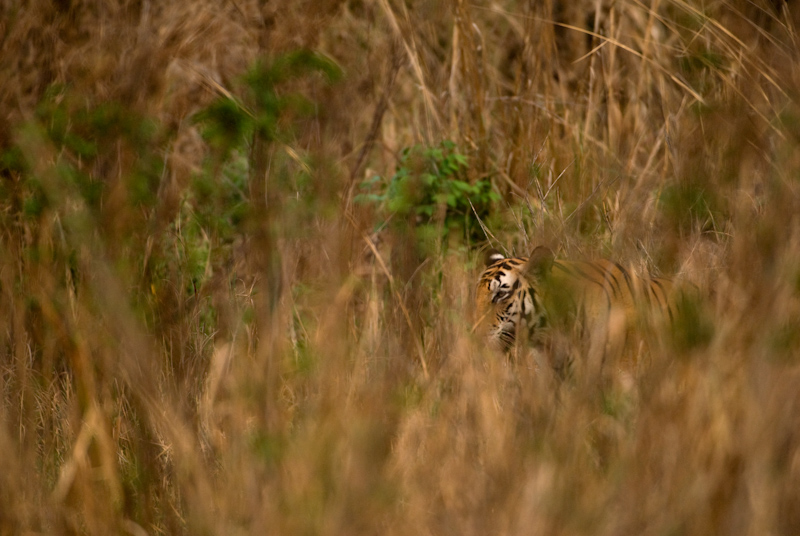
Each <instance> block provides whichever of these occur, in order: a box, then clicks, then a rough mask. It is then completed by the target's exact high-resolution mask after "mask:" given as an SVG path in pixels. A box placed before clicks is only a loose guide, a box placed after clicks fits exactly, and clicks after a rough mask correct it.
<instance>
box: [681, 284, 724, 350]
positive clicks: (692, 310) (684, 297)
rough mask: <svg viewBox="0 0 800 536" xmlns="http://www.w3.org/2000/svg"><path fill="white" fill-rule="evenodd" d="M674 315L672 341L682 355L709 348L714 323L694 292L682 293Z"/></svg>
mask: <svg viewBox="0 0 800 536" xmlns="http://www.w3.org/2000/svg"><path fill="white" fill-rule="evenodd" d="M673 313H674V318H673V319H672V339H671V340H672V344H673V346H674V348H675V349H676V350H677V351H678V352H679V353H680V354H685V353H688V352H690V351H692V350H702V349H704V348H706V347H708V345H709V344H710V343H711V339H712V337H713V336H714V323H713V322H712V320H711V318H710V317H709V315H708V314H707V312H706V311H705V309H704V307H703V304H702V302H701V300H700V299H699V296H696V295H695V293H693V292H683V293H681V294H680V295H679V296H678V299H677V300H676V306H675V310H674V311H673Z"/></svg>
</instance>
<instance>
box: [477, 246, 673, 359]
mask: <svg viewBox="0 0 800 536" xmlns="http://www.w3.org/2000/svg"><path fill="white" fill-rule="evenodd" d="M486 265H487V266H486V269H485V270H484V272H483V273H482V274H481V277H480V280H479V283H478V292H477V296H476V299H477V306H478V311H480V314H482V315H484V317H483V318H484V325H485V322H488V323H489V325H488V327H487V331H488V335H489V338H490V339H491V340H492V341H493V342H495V343H496V344H498V345H499V346H500V347H501V348H502V349H503V350H506V351H507V350H510V349H511V348H512V347H513V346H514V345H515V344H516V342H517V340H518V339H527V340H528V341H529V342H531V343H534V344H538V343H541V342H543V340H544V339H545V337H546V334H547V332H548V330H549V328H550V327H551V326H552V325H554V324H561V325H568V324H569V323H575V322H579V323H580V324H581V325H582V326H583V329H584V330H586V329H588V330H591V331H595V332H596V331H598V329H600V330H603V331H605V333H604V335H603V341H605V342H604V344H613V345H619V344H620V337H622V343H624V338H625V335H626V333H627V331H628V330H629V328H630V327H631V325H632V324H633V323H634V322H635V321H636V319H637V318H639V317H640V316H641V315H643V314H645V315H647V316H653V317H654V316H659V317H668V318H670V319H671V318H672V316H673V314H674V311H673V304H672V302H671V300H670V298H671V293H672V289H673V283H672V281H671V280H669V279H664V278H652V277H640V276H637V275H634V274H632V273H631V272H629V271H628V270H627V269H626V268H625V267H623V266H622V265H620V264H618V263H615V262H611V261H608V260H604V259H603V260H597V261H592V262H574V261H562V260H555V258H554V256H553V253H552V251H550V250H549V249H548V248H545V247H543V246H539V247H537V248H536V249H535V250H534V251H533V253H532V254H531V256H530V257H512V258H505V257H504V256H503V255H502V254H500V253H498V252H494V251H492V252H490V254H489V255H488V256H487V258H486Z"/></svg>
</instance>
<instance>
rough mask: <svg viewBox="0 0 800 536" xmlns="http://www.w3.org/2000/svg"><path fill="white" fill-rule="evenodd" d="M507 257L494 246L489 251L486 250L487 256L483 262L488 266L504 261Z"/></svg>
mask: <svg viewBox="0 0 800 536" xmlns="http://www.w3.org/2000/svg"><path fill="white" fill-rule="evenodd" d="M505 258H506V256H505V255H503V254H502V253H500V252H499V251H497V250H496V249H494V248H492V249H490V250H489V251H487V252H486V257H484V259H483V263H484V264H485V265H486V266H491V265H493V264H494V263H496V262H497V261H502V260H503V259H505Z"/></svg>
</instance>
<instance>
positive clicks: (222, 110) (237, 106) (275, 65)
mask: <svg viewBox="0 0 800 536" xmlns="http://www.w3.org/2000/svg"><path fill="white" fill-rule="evenodd" d="M309 73H320V74H321V75H322V76H324V77H325V78H326V80H328V81H329V82H333V81H336V80H338V79H339V78H340V77H341V70H340V69H339V67H338V66H337V65H336V64H335V63H334V62H333V61H331V60H330V59H328V58H326V57H324V56H321V55H319V54H316V53H314V52H311V51H308V50H301V51H295V52H290V53H288V54H284V55H282V56H278V57H277V58H276V59H274V60H273V61H271V62H270V61H259V62H256V64H255V65H254V66H253V67H252V68H251V69H250V70H249V71H248V72H247V74H246V75H245V76H244V77H243V82H244V85H245V88H246V96H245V98H246V100H247V102H249V103H250V106H251V109H249V108H248V107H247V106H246V105H245V104H243V103H242V102H240V101H239V100H237V99H235V98H233V97H228V96H225V97H220V98H219V99H217V100H215V101H214V102H212V103H211V104H210V105H208V106H207V107H206V108H205V109H203V110H201V111H200V112H198V113H197V114H195V116H194V121H195V122H197V123H199V124H200V125H202V132H203V137H204V138H205V139H206V141H207V142H208V143H209V144H210V145H211V146H212V147H213V148H214V149H215V150H217V151H218V153H219V156H220V157H221V158H223V159H224V158H226V157H227V156H228V155H229V153H230V151H232V150H234V149H237V148H241V147H243V144H244V143H245V142H247V141H248V140H250V139H251V137H252V136H253V135H254V134H258V135H259V136H261V138H262V139H264V140H265V141H276V140H281V139H283V138H284V137H285V134H286V133H287V132H288V131H290V129H289V127H288V126H287V125H286V124H285V122H284V121H283V119H284V116H286V115H290V114H292V113H293V114H298V115H308V114H310V113H311V112H313V110H314V106H313V103H311V101H309V100H308V99H306V98H305V97H303V96H302V95H301V94H299V93H297V92H292V93H289V94H286V95H284V94H282V93H281V92H280V90H279V86H280V85H281V84H282V83H284V82H287V81H289V80H292V79H296V78H298V77H300V76H302V75H305V74H309Z"/></svg>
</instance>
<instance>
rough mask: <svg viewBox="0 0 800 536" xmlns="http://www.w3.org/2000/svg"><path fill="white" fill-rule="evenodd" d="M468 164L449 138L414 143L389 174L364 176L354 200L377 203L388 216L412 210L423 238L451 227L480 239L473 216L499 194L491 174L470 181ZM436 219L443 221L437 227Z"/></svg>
mask: <svg viewBox="0 0 800 536" xmlns="http://www.w3.org/2000/svg"><path fill="white" fill-rule="evenodd" d="M467 168H468V161H467V157H466V156H464V155H463V154H461V153H460V152H459V151H458V150H457V147H456V144H455V143H453V142H452V141H443V142H442V143H440V144H439V145H436V146H434V147H423V146H420V145H415V146H413V147H409V148H405V149H403V151H402V153H401V155H400V161H399V163H398V165H397V168H396V170H395V173H394V175H393V176H392V177H391V178H389V179H388V180H387V179H384V178H383V177H380V176H375V177H372V178H371V179H369V180H366V181H364V182H362V183H361V189H362V191H363V193H361V194H359V195H357V196H356V198H355V201H356V202H358V203H363V204H371V205H375V206H377V207H378V208H379V209H380V210H381V211H383V212H384V215H385V217H386V219H387V220H388V219H389V218H391V217H392V216H393V215H398V216H409V215H413V216H415V218H416V222H417V224H418V225H419V229H420V234H421V236H422V237H423V238H425V237H428V236H429V235H432V236H437V237H438V236H439V235H440V234H442V235H444V236H447V235H448V234H450V233H453V234H455V235H457V236H461V237H464V238H466V239H468V240H479V239H480V238H481V237H482V233H481V230H480V225H479V223H478V220H477V218H484V217H486V216H487V215H488V214H489V212H490V210H491V208H492V206H493V204H494V203H495V202H496V201H498V200H499V199H500V196H499V195H498V194H497V193H496V192H494V191H493V190H492V183H491V180H490V179H489V178H481V179H478V180H477V181H474V182H472V183H470V182H469V181H468V179H467V178H466V171H467ZM473 207H474V210H473ZM476 215H477V218H476ZM437 224H442V227H441V231H439V228H438V226H437Z"/></svg>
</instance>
